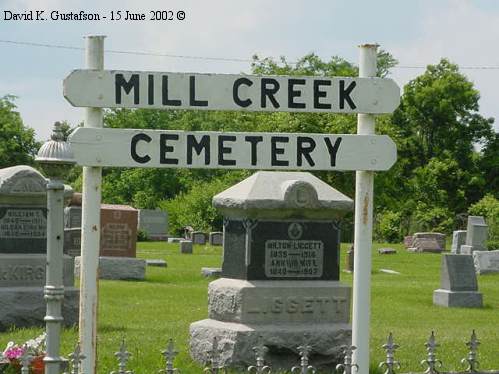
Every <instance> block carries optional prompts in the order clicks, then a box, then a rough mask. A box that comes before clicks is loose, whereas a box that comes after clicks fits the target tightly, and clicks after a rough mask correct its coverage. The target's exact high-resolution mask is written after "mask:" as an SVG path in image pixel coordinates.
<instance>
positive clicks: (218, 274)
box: [201, 268, 222, 278]
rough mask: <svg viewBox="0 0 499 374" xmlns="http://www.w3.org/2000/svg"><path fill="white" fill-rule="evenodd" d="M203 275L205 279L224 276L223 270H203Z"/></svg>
mask: <svg viewBox="0 0 499 374" xmlns="http://www.w3.org/2000/svg"><path fill="white" fill-rule="evenodd" d="M201 275H203V276H205V277H207V278H208V277H214V278H219V277H221V276H222V269H221V268H201Z"/></svg>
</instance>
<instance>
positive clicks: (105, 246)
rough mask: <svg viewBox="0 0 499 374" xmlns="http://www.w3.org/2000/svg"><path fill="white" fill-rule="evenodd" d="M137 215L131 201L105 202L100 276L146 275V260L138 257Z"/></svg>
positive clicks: (107, 277) (138, 277) (142, 276)
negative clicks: (125, 203)
mask: <svg viewBox="0 0 499 374" xmlns="http://www.w3.org/2000/svg"><path fill="white" fill-rule="evenodd" d="M137 215H138V213H137V210H136V209H134V208H132V207H131V206H128V205H115V204H102V205H101V239H100V252H99V256H100V260H99V278H100V279H118V280H119V279H139V280H140V279H144V278H145V269H146V263H145V260H142V259H138V258H136V247H137ZM75 261H76V262H77V264H79V263H80V261H81V259H80V258H79V257H76V260H75ZM77 276H79V272H78V270H77Z"/></svg>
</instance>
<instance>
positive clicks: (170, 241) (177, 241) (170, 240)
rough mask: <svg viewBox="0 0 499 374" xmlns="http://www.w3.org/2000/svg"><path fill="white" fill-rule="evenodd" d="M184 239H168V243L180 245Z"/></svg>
mask: <svg viewBox="0 0 499 374" xmlns="http://www.w3.org/2000/svg"><path fill="white" fill-rule="evenodd" d="M183 239H184V238H168V243H180V241H181V240H183Z"/></svg>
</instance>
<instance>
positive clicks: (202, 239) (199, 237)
mask: <svg viewBox="0 0 499 374" xmlns="http://www.w3.org/2000/svg"><path fill="white" fill-rule="evenodd" d="M191 240H192V243H193V244H201V245H204V244H206V234H205V233H204V232H202V231H193V232H192V233H191Z"/></svg>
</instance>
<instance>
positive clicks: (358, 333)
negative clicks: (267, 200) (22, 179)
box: [64, 36, 400, 374]
mask: <svg viewBox="0 0 499 374" xmlns="http://www.w3.org/2000/svg"><path fill="white" fill-rule="evenodd" d="M376 47H377V46H373V45H365V46H361V49H360V64H359V75H360V77H359V78H351V77H332V78H331V77H294V76H293V77H291V76H289V77H287V76H251V75H230V74H225V75H224V74H196V73H192V74H187V73H161V72H130V71H105V70H103V68H104V62H103V60H104V53H103V50H104V37H103V36H90V37H88V39H87V46H86V66H87V69H88V70H75V71H73V72H72V73H71V74H70V75H69V76H68V77H67V78H66V79H65V81H64V96H65V97H66V99H67V100H68V101H69V102H70V103H71V104H72V105H74V106H82V107H86V116H85V124H84V127H83V128H80V129H77V130H76V131H75V132H74V134H72V135H71V138H70V142H71V145H72V147H73V151H74V155H75V158H76V160H77V162H78V163H79V164H80V165H83V166H84V168H83V213H82V242H81V243H82V260H81V261H82V264H81V281H80V290H81V294H80V342H81V345H82V351H83V354H84V355H85V356H86V358H85V359H84V360H83V365H82V369H83V372H84V373H86V374H95V373H96V345H97V344H96V334H97V331H96V329H97V302H98V299H97V287H98V283H97V266H98V257H99V242H100V231H99V230H100V203H101V179H102V167H103V166H125V167H177V168H178V167H182V168H233V169H235V168H243V169H276V170H282V169H294V170H297V169H299V170H357V173H356V191H355V238H354V241H355V253H356V256H355V257H354V258H355V264H354V269H355V272H354V287H353V318H352V341H353V344H354V345H355V346H357V350H356V351H355V353H354V362H355V363H356V364H358V365H359V369H358V371H359V372H360V373H362V374H368V372H369V315H370V274H371V246H372V204H373V171H375V170H387V169H389V168H390V167H391V166H392V165H393V163H394V162H395V160H396V148H395V144H394V143H393V141H392V140H391V139H390V138H389V137H388V136H382V135H378V136H377V135H374V114H379V113H391V112H392V111H393V110H394V109H395V108H396V107H397V106H398V104H399V100H400V93H399V88H398V87H397V85H396V84H395V83H394V82H393V81H392V80H390V79H381V78H375V75H376ZM99 108H151V109H152V108H156V109H203V110H241V111H267V112H274V111H287V112H319V113H320V112H324V113H359V114H358V130H357V134H358V135H341V134H332V135H331V134H282V133H244V134H243V133H221V132H186V131H167V130H164V131H163V130H132V129H103V128H102V109H99Z"/></svg>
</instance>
